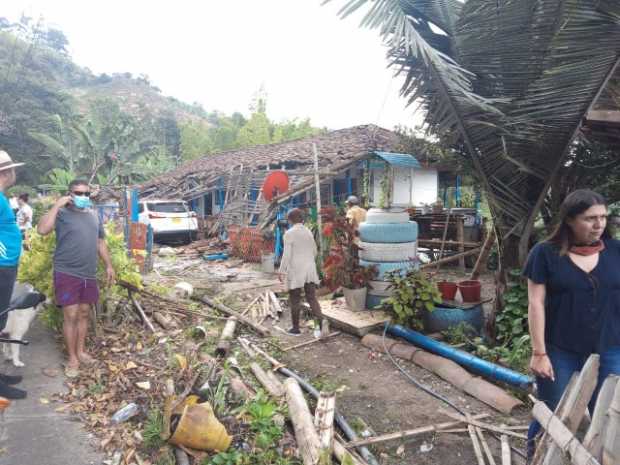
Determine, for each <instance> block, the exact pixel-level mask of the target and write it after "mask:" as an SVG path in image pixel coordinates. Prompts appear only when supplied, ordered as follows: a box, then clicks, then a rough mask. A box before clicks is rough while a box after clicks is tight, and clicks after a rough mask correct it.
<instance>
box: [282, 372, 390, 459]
mask: <svg viewBox="0 0 620 465" xmlns="http://www.w3.org/2000/svg"><path fill="white" fill-rule="evenodd" d="M278 371H279V372H280V373H282V374H283V375H284V376H288V377H289V378H294V379H295V380H297V382H298V383H299V385H300V386H301V387H302V388H303V389H304V391H306V392H307V393H308V394H310V395H311V396H312V397H314V398H315V399H318V398H319V391H317V389H316V388H315V387H314V386H313V385H312V384H310V383H309V382H308V381H306V380H305V379H303V378H302V377H301V376H299V375H298V374H297V373H295V372H294V371H291V370H289V369H288V368H284V367H280V368H278ZM334 420H335V421H336V423H337V424H338V426H339V427H340V429H341V430H342V432H343V433H344V435H345V436H346V438H347V439H348V440H349V441H355V440H356V439H359V436H358V435H357V433H356V432H355V431H354V430H353V428H351V427H350V426H349V424H348V423H347V420H345V418H344V417H343V416H342V415H341V414H340V413H339V412H338V410H336V411H335V412H334ZM357 451H358V452H359V453H360V455H361V456H362V457H364V460H366V461H367V462H368V463H369V465H379V462H377V459H376V458H375V456H374V455H372V452H370V451H369V450H368V448H366V447H364V446H360V447H357Z"/></svg>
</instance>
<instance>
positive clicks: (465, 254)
mask: <svg viewBox="0 0 620 465" xmlns="http://www.w3.org/2000/svg"><path fill="white" fill-rule="evenodd" d="M478 252H480V247H476V248H475V249H471V250H468V251H467V252H463V253H459V254H456V255H452V256H450V257H446V258H442V259H441V260H437V261H435V262H430V263H425V264H424V265H421V266H420V269H421V270H424V269H426V268H431V267H433V266H438V265H443V264H444V263H450V262H453V261H454V260H458V259H459V258H461V257H469V256H470V255H475V254H477V253H478Z"/></svg>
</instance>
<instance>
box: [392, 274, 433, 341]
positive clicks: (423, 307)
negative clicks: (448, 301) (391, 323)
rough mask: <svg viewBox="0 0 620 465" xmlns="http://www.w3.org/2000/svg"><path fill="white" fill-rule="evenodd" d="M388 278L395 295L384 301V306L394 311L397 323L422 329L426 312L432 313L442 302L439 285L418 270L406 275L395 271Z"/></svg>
mask: <svg viewBox="0 0 620 465" xmlns="http://www.w3.org/2000/svg"><path fill="white" fill-rule="evenodd" d="M387 276H388V279H389V281H390V282H391V283H392V284H391V289H392V290H393V294H392V296H391V297H388V298H387V299H385V300H383V304H384V305H385V306H386V307H388V309H390V310H391V311H392V313H393V315H394V317H395V322H396V323H398V324H401V325H404V326H408V327H412V328H416V329H420V328H421V326H422V318H423V315H424V312H432V311H433V310H434V309H435V304H439V303H441V302H442V297H441V293H440V292H439V289H438V288H437V285H436V284H435V283H434V282H433V281H431V280H430V278H429V277H428V275H426V274H425V273H423V272H422V271H418V270H410V271H408V272H407V273H406V274H403V273H402V272H401V271H393V272H391V273H388V274H387Z"/></svg>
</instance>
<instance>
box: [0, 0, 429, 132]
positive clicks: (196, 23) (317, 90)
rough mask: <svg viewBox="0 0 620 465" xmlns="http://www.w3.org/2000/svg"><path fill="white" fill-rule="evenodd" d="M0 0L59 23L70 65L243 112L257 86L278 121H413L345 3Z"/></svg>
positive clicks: (396, 83)
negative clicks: (343, 12)
mask: <svg viewBox="0 0 620 465" xmlns="http://www.w3.org/2000/svg"><path fill="white" fill-rule="evenodd" d="M321 2H322V0H202V1H200V0H194V1H191V0H176V1H159V2H157V1H149V2H147V1H145V0H124V1H119V0H107V1H105V2H101V1H93V0H82V1H79V0H3V1H2V7H0V16H5V17H7V18H8V19H9V20H12V21H15V20H17V19H18V18H19V17H20V16H21V14H22V13H26V14H27V15H29V16H32V17H34V18H39V17H40V16H41V15H42V16H43V18H44V21H45V22H46V23H47V24H49V25H52V26H54V27H57V28H59V29H61V30H62V31H63V32H64V33H65V35H66V36H67V38H68V39H69V42H70V47H69V51H70V54H71V56H72V57H73V59H74V61H75V62H76V63H77V64H79V65H81V66H86V67H88V68H90V69H91V70H92V71H93V72H94V73H97V74H99V73H104V72H105V73H108V74H111V73H114V72H131V73H133V74H134V75H139V74H146V75H148V77H149V78H150V81H151V83H152V84H154V85H156V86H157V87H159V88H160V89H161V90H162V93H163V94H164V95H170V96H173V97H176V98H178V99H180V100H183V101H186V102H188V103H193V102H198V103H200V104H202V105H203V107H204V108H205V109H206V110H207V111H213V110H219V111H223V112H225V113H232V112H234V111H240V112H241V113H244V114H246V115H247V114H248V113H249V105H250V102H251V101H252V98H253V96H254V95H256V92H257V91H258V89H260V88H261V86H262V87H263V88H264V89H265V91H266V94H267V114H268V116H269V117H270V118H271V119H273V120H276V121H281V120H286V119H293V118H310V120H311V122H312V124H313V125H315V126H320V127H323V126H324V127H328V128H330V129H340V128H344V127H350V126H354V125H358V124H368V123H372V124H378V125H380V126H383V127H386V128H389V129H391V128H393V127H394V126H395V125H404V126H409V127H414V126H416V125H418V124H420V122H421V117H420V115H414V113H413V111H414V107H413V106H412V107H409V108H406V106H405V100H404V99H402V98H401V97H400V96H399V89H400V85H401V83H402V78H401V77H396V78H395V77H394V73H393V71H392V70H390V69H388V68H387V60H386V58H385V52H386V48H385V47H384V46H383V45H382V43H381V38H380V36H379V34H378V32H377V31H375V30H368V29H361V28H360V27H359V23H360V20H361V15H359V14H357V15H356V16H352V17H349V18H347V19H344V20H342V19H340V18H339V17H338V14H337V13H338V9H339V8H340V7H341V6H342V5H343V4H344V3H345V0H332V2H331V3H329V4H328V5H326V6H321Z"/></svg>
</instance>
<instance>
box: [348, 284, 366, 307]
mask: <svg viewBox="0 0 620 465" xmlns="http://www.w3.org/2000/svg"><path fill="white" fill-rule="evenodd" d="M367 292H368V289H367V288H365V287H362V288H361V289H348V288H346V287H343V288H342V293H343V294H344V300H345V301H346V303H347V307H349V310H353V311H354V312H358V311H361V310H364V309H365V308H366V293H367Z"/></svg>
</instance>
